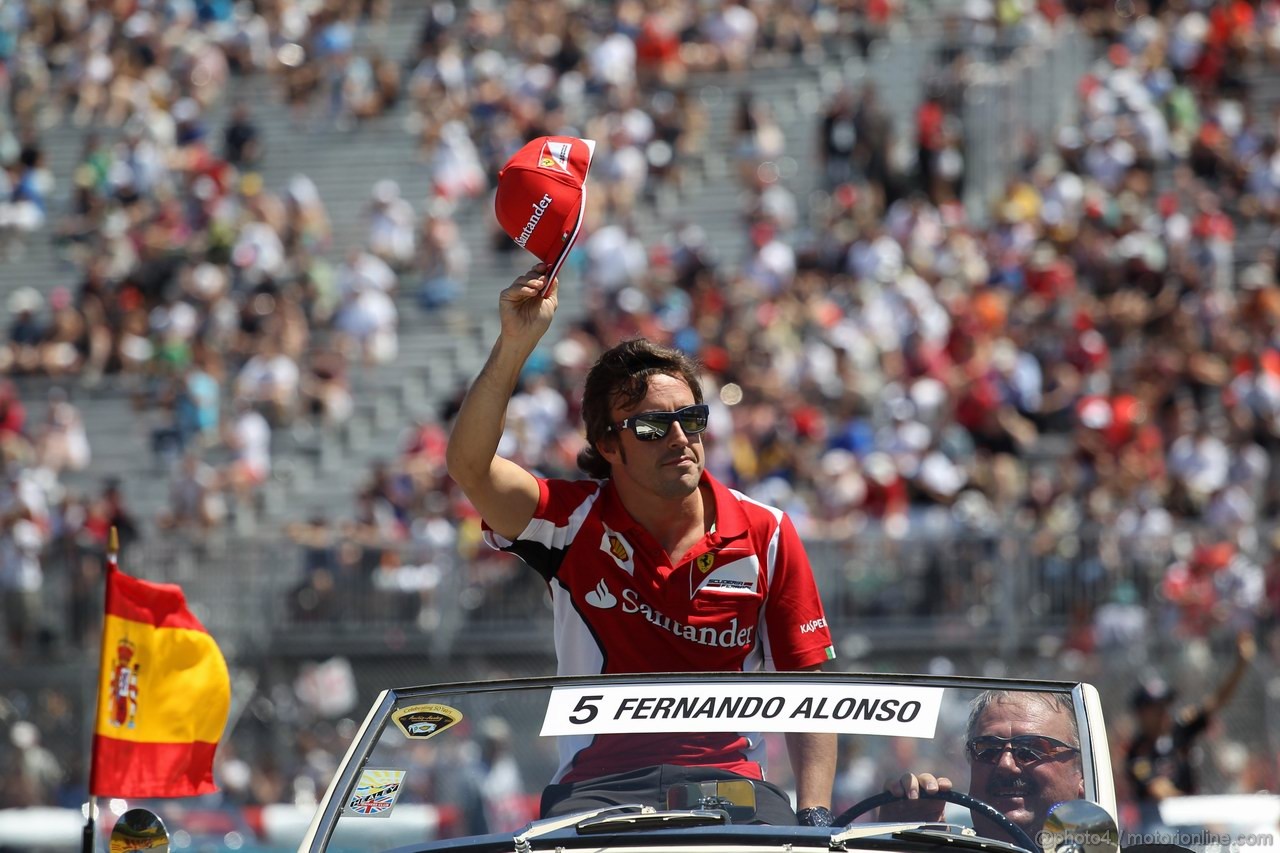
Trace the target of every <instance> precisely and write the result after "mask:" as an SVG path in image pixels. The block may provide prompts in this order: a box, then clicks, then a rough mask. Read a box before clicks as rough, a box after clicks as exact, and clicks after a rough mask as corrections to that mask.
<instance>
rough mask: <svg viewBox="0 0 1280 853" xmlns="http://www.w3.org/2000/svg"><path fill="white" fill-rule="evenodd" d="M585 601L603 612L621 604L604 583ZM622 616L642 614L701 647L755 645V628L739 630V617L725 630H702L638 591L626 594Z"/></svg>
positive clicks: (702, 628)
mask: <svg viewBox="0 0 1280 853" xmlns="http://www.w3.org/2000/svg"><path fill="white" fill-rule="evenodd" d="M583 598H584V600H585V601H586V602H587V604H590V605H591V606H592V607H595V608H598V609H600V610H609V609H610V608H612V607H614V606H615V605H617V603H618V598H617V596H615V595H614V594H613V593H612V592H611V591H610V590H609V585H608V584H607V583H605V582H604V580H603V579H601V581H600V583H598V584H596V585H595V588H594V589H592V590H591V591H589V592H588V593H587V594H586V595H584V596H583ZM622 612H623V613H639V614H640V615H641V616H643V617H644V618H645V620H646V621H648V622H649V623H650V624H651V625H656V626H658V627H659V628H662V629H663V630H666V631H670V632H671V633H672V634H675V635H676V636H677V637H679V638H680V639H682V640H688V641H689V642H691V643H697V644H698V645H700V646H713V647H715V648H725V649H727V648H739V647H742V646H750V645H751V644H752V643H753V642H754V637H755V631H756V629H755V626H754V625H748V626H746V627H743V628H740V627H738V617H737V616H734V617H733V618H732V619H730V620H729V622H728V623H727V624H725V625H724V626H723V627H721V626H717V625H704V626H702V627H698V626H696V625H686V624H684V623H683V622H680V621H678V620H676V619H672V618H671V617H670V616H668V615H666V614H665V613H663V612H662V611H660V610H655V609H653V608H652V607H650V606H649V605H647V604H645V603H644V602H642V601H640V596H639V594H638V593H636V591H635V590H634V589H623V590H622Z"/></svg>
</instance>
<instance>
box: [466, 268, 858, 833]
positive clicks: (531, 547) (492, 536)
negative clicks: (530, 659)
mask: <svg viewBox="0 0 1280 853" xmlns="http://www.w3.org/2000/svg"><path fill="white" fill-rule="evenodd" d="M545 273H546V266H545V265H544V264H539V265H537V266H535V267H534V268H533V269H532V270H531V271H530V272H529V273H527V274H526V275H523V276H520V277H519V278H517V279H516V280H515V281H514V282H513V283H512V284H511V286H510V287H508V288H507V289H506V290H504V291H503V292H502V296H501V299H500V312H501V317H502V334H501V336H500V337H499V338H498V341H497V342H496V343H495V344H494V346H493V350H492V352H491V353H490V355H489V360H488V362H487V363H486V364H485V366H484V368H483V370H481V372H480V375H479V376H477V377H476V380H475V382H474V383H472V385H471V388H470V390H469V391H468V392H467V396H466V399H465V400H464V401H463V403H462V407H461V409H460V410H459V412H458V416H457V420H456V421H455V423H454V427H453V432H452V434H451V436H450V439H449V448H448V453H447V462H448V467H449V474H450V476H451V477H453V479H454V480H455V481H456V482H457V483H458V485H459V486H461V487H462V490H463V491H464V492H465V493H466V495H467V497H468V498H469V499H470V500H471V502H472V503H473V504H474V505H475V507H476V509H477V510H478V511H479V513H480V515H481V516H482V517H483V519H484V521H485V526H486V534H485V535H486V540H487V541H488V542H489V544H490V545H492V546H493V547H495V548H499V549H502V550H506V551H510V552H512V553H515V554H517V555H518V556H519V557H520V558H521V559H523V560H524V561H525V562H526V563H528V564H529V565H530V566H531V567H532V568H534V569H535V570H536V571H538V572H539V574H541V575H542V576H543V578H544V579H545V580H546V581H547V584H548V586H549V588H550V590H551V596H552V601H553V605H554V610H555V639H556V657H557V660H558V670H559V673H560V674H561V675H583V674H595V673H629V672H685V671H688V672H713V671H726V670H728V671H732V670H753V669H761V668H768V669H774V670H810V669H818V668H819V667H820V666H821V665H822V663H823V662H824V661H825V660H828V659H830V658H832V657H834V652H833V650H832V647H831V636H830V632H829V631H828V629H827V624H826V618H825V616H824V615H823V611H822V603H821V601H820V599H819V597H818V591H817V586H816V584H815V583H814V579H813V573H812V570H811V569H810V566H809V562H808V558H807V556H806V555H805V552H804V547H803V545H802V544H801V542H800V538H799V536H798V534H797V533H796V530H795V527H794V526H793V525H792V523H791V521H790V519H789V518H787V516H786V515H785V514H784V513H783V512H781V511H780V510H778V509H775V508H773V507H769V506H766V505H764V504H760V503H757V502H756V501H753V500H751V499H750V498H748V497H747V496H745V495H743V494H741V493H739V492H736V491H733V490H731V489H729V488H727V487H726V486H724V485H723V484H721V483H719V482H718V481H716V480H715V479H714V478H713V477H711V476H710V475H709V474H708V473H707V472H706V470H705V468H706V454H705V449H704V447H703V444H702V431H703V430H704V429H705V428H706V425H707V406H706V405H705V404H704V403H703V399H702V389H701V387H700V385H699V383H698V379H697V375H696V372H695V371H696V367H695V365H694V364H693V362H692V361H690V360H689V359H687V358H686V357H685V356H683V355H682V354H681V353H680V352H678V351H676V350H672V349H668V348H666V347H662V346H658V345H655V344H652V343H649V342H648V341H645V340H633V341H627V342H624V343H622V344H619V345H618V346H616V347H614V348H613V349H611V350H609V351H608V352H606V353H604V354H603V355H602V356H601V357H600V359H599V360H598V361H597V362H596V364H595V365H594V366H593V367H592V369H591V372H590V373H589V374H588V376H587V379H586V386H585V388H584V391H583V401H582V413H583V420H584V421H585V422H586V432H587V436H586V437H587V442H588V447H587V448H586V449H585V450H584V451H583V453H582V454H581V455H580V457H579V460H578V463H579V467H581V468H582V469H583V470H584V471H585V472H586V473H587V474H588V476H589V477H591V478H592V479H586V480H577V481H568V480H546V479H541V478H538V477H535V476H534V475H533V474H531V473H530V472H528V471H526V470H525V469H524V468H522V467H521V466H519V465H517V464H516V463H514V462H512V461H510V460H508V459H503V458H502V457H500V456H498V455H497V448H498V442H499V439H500V438H501V436H502V431H503V423H504V420H505V414H506V410H507V403H508V401H509V399H510V397H511V394H512V393H513V391H514V390H515V387H516V381H517V379H518V377H519V374H520V371H521V369H522V368H523V366H524V363H525V360H526V359H527V358H528V357H529V356H530V354H532V352H533V350H534V348H535V347H536V346H537V344H538V342H539V340H541V338H542V336H543V334H545V333H546V331H547V328H548V327H549V326H550V325H551V320H552V318H553V317H554V315H555V310H556V306H557V304H558V295H557V283H556V281H555V280H553V281H552V282H551V285H550V287H549V288H548V289H547V292H546V294H545V296H540V295H539V294H540V291H541V290H542V288H543V286H544V284H545V280H544V275H545ZM787 747H788V752H789V755H790V758H791V763H792V768H793V770H794V773H795V778H796V798H797V803H796V805H797V807H798V809H799V812H798V815H799V819H800V821H801V822H803V823H811V824H814V825H826V824H828V823H829V822H830V812H829V811H828V809H829V807H830V805H831V785H832V779H833V775H834V770H835V738H834V736H833V735H830V734H816V733H813V734H805V733H800V734H795V733H793V734H788V736H787ZM763 748H764V744H763V742H762V741H761V740H760V736H759V734H754V735H753V734H749V733H726V734H715V735H696V736H694V735H685V736H671V735H658V734H647V735H614V736H597V737H595V738H583V739H581V740H579V739H574V738H563V739H562V740H561V744H560V749H561V766H560V770H559V772H558V773H557V774H556V777H555V778H554V780H553V782H554V783H555V784H552V785H551V786H549V788H548V789H547V791H546V792H544V795H543V813H544V814H548V815H549V814H559V813H564V812H566V811H569V810H571V809H576V808H582V807H589V806H591V805H597V806H598V805H604V804H609V803H612V802H617V803H622V802H636V801H641V802H644V801H651V803H652V804H654V805H661V804H662V803H663V801H664V799H665V792H666V789H667V788H668V787H669V786H670V785H671V784H673V783H677V782H688V781H705V780H709V779H716V778H735V777H737V778H740V777H742V776H746V777H749V778H754V779H763V774H764V769H763V764H762V759H763V751H764V749H763ZM761 792H762V793H763V794H764V796H765V800H766V801H768V800H769V799H770V797H769V794H770V793H774V794H776V795H777V797H778V799H779V801H780V802H764V803H762V802H761V799H760V793H761ZM757 806H758V816H759V817H760V818H761V819H763V820H766V821H768V822H781V821H783V820H788V819H789V820H791V821H794V820H795V819H796V818H795V817H794V816H792V815H791V813H790V804H789V802H787V800H786V795H785V794H783V793H782V792H781V791H780V790H777V789H772V788H770V787H769V786H768V783H761V784H760V785H759V786H758V795H757ZM779 806H780V808H778V807H779Z"/></svg>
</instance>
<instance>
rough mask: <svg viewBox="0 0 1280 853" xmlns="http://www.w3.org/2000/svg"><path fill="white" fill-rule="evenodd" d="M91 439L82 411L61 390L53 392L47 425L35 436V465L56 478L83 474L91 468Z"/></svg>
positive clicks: (50, 398)
mask: <svg viewBox="0 0 1280 853" xmlns="http://www.w3.org/2000/svg"><path fill="white" fill-rule="evenodd" d="M89 459H90V452H89V436H88V434H87V433H86V431H85V426H84V421H83V419H82V418H81V417H80V410H79V409H77V408H76V407H75V406H74V405H72V403H71V402H70V401H69V400H68V399H67V393H66V391H64V390H62V389H61V388H51V389H49V408H48V409H47V411H46V415H45V423H44V424H43V425H42V426H41V427H40V429H39V431H38V432H37V433H36V435H35V464H36V465H37V466H39V467H41V468H46V469H48V470H49V471H52V472H53V473H54V474H59V473H61V472H62V471H83V470H84V469H85V468H87V467H88V465H89Z"/></svg>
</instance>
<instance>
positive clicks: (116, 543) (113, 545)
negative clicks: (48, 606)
mask: <svg viewBox="0 0 1280 853" xmlns="http://www.w3.org/2000/svg"><path fill="white" fill-rule="evenodd" d="M119 570H120V534H119V533H118V532H116V528H115V525H112V526H111V530H110V532H108V533H107V574H106V581H107V584H106V590H105V592H104V594H103V606H102V613H103V617H102V637H101V640H100V643H99V649H98V684H97V689H95V690H94V696H95V697H96V700H97V701H96V702H95V703H94V706H93V711H92V714H91V719H92V720H93V726H92V728H91V730H90V734H89V808H88V813H87V814H86V815H85V821H84V834H83V836H82V837H81V839H80V851H81V853H94V848H95V847H96V846H97V844H96V841H97V839H96V838H95V836H94V822H95V816H96V813H97V811H98V797H97V795H95V794H94V793H93V777H94V763H95V762H96V761H97V751H96V750H95V749H94V746H95V745H96V744H97V741H98V738H97V733H98V713H99V712H100V710H101V709H102V677H103V675H102V674H103V673H104V672H106V671H107V655H108V654H109V651H108V649H107V618H106V614H108V613H110V612H111V587H112V586H113V584H112V583H111V576H112V575H113V574H115V573H116V572H117V571H119Z"/></svg>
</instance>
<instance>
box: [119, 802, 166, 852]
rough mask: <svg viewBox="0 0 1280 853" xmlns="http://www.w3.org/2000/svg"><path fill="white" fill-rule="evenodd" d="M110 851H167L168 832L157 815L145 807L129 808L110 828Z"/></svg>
mask: <svg viewBox="0 0 1280 853" xmlns="http://www.w3.org/2000/svg"><path fill="white" fill-rule="evenodd" d="M108 849H110V851H111V853H127V851H133V850H150V851H153V853H168V851H169V832H168V830H166V829H165V828H164V821H162V820H160V817H159V815H157V814H156V813H155V812H152V811H148V810H147V809H129V810H128V811H127V812H125V813H124V814H122V815H120V819H119V820H117V821H116V825H115V826H114V827H112V829H111V841H110V842H109V848H108Z"/></svg>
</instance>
